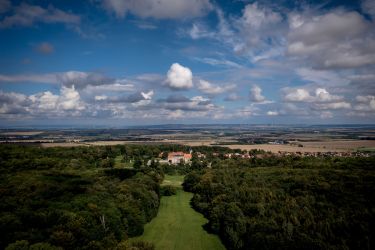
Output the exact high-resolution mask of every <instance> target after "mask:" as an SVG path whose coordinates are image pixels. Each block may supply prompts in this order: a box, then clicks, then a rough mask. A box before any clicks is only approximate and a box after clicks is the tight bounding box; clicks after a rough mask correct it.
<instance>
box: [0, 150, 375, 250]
mask: <svg viewBox="0 0 375 250" xmlns="http://www.w3.org/2000/svg"><path fill="white" fill-rule="evenodd" d="M191 149H192V150H193V152H194V153H193V158H192V162H191V164H179V165H176V166H172V165H161V164H159V162H158V159H159V156H160V155H161V154H162V153H163V152H164V154H162V155H163V157H165V152H170V151H185V152H188V151H189V150H191ZM196 152H200V153H203V154H204V155H205V156H206V157H205V158H199V157H198V156H197V153H196ZM234 152H240V151H238V150H231V149H228V148H223V147H203V146H202V147H192V148H190V147H186V146H179V145H118V146H94V147H93V146H91V147H70V148H57V147H56V148H42V147H39V146H37V145H36V146H22V145H11V144H9V145H0V198H1V203H0V249H6V250H16V249H18V250H29V249H33V250H35V249H39V250H40V249H98V250H101V249H118V250H121V249H124V250H128V249H133V250H136V249H147V250H151V249H154V246H153V245H152V244H151V243H148V242H142V241H139V242H136V241H129V240H128V239H129V238H132V237H135V236H139V235H142V233H143V230H144V226H145V224H146V223H148V222H149V221H151V220H152V219H153V218H154V217H155V216H156V215H157V213H158V208H159V205H160V199H161V196H163V195H164V196H171V195H172V196H173V195H175V193H176V190H175V189H174V188H173V187H170V186H162V187H161V186H160V184H161V182H162V181H163V178H164V174H172V175H185V179H184V183H183V187H184V189H185V191H188V192H192V193H193V194H194V196H193V198H192V200H191V205H192V207H193V208H194V209H195V210H197V211H198V212H200V213H202V214H203V215H204V216H205V217H206V218H207V219H208V223H207V224H206V225H204V229H205V230H207V231H208V232H210V233H214V234H217V235H219V237H220V239H221V241H222V242H223V243H224V244H225V246H226V247H227V249H373V248H374V239H375V238H374V232H375V228H374V226H375V224H374V223H375V220H374V214H375V206H374V204H375V201H374V199H375V198H374V196H373V193H374V192H375V172H374V166H375V158H374V157H367V158H365V157H350V158H343V157H341V158H340V157H297V156H289V157H278V156H275V155H272V154H267V153H265V152H262V151H255V150H254V151H251V152H249V153H250V154H251V155H252V158H251V159H242V158H240V157H234V158H231V159H227V158H225V157H224V155H225V154H226V153H234ZM150 162H151V164H149V163H150Z"/></svg>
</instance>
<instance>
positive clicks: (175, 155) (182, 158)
mask: <svg viewBox="0 0 375 250" xmlns="http://www.w3.org/2000/svg"><path fill="white" fill-rule="evenodd" d="M191 157H192V156H191V154H185V153H184V152H171V153H168V162H169V163H171V164H179V163H180V162H183V163H188V162H190V160H191Z"/></svg>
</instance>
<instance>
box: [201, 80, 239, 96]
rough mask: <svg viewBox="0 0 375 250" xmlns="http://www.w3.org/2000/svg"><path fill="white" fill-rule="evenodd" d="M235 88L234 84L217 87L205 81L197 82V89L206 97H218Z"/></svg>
mask: <svg viewBox="0 0 375 250" xmlns="http://www.w3.org/2000/svg"><path fill="white" fill-rule="evenodd" d="M235 87H236V85H234V84H230V85H226V86H217V85H214V84H212V83H210V82H208V81H205V80H199V84H198V89H199V90H200V91H202V92H203V93H205V94H208V95H218V94H222V93H224V92H226V91H229V90H232V89H234V88H235Z"/></svg>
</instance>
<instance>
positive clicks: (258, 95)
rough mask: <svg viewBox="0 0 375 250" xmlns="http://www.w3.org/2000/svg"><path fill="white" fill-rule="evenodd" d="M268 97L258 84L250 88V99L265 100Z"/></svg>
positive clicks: (254, 100) (253, 100)
mask: <svg viewBox="0 0 375 250" xmlns="http://www.w3.org/2000/svg"><path fill="white" fill-rule="evenodd" d="M265 100H266V98H265V97H264V96H263V95H262V89H261V88H260V87H259V86H258V85H254V86H253V87H252V88H251V89H250V101H252V102H258V103H260V102H264V101H265Z"/></svg>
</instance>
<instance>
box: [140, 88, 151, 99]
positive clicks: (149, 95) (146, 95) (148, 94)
mask: <svg viewBox="0 0 375 250" xmlns="http://www.w3.org/2000/svg"><path fill="white" fill-rule="evenodd" d="M141 95H142V97H143V98H144V99H145V100H151V99H152V96H153V95H154V91H153V90H150V91H149V92H147V93H144V92H141Z"/></svg>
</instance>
